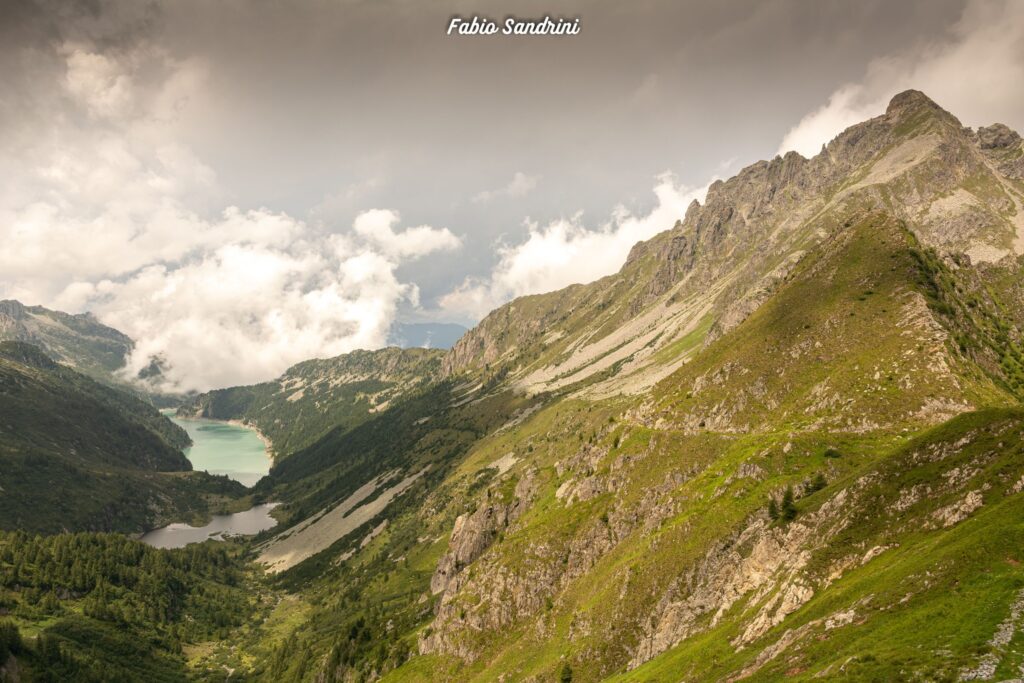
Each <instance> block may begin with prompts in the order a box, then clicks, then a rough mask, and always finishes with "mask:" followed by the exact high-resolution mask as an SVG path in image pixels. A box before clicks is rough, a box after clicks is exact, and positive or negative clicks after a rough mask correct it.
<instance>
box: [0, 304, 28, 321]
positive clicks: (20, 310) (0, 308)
mask: <svg viewBox="0 0 1024 683" xmlns="http://www.w3.org/2000/svg"><path fill="white" fill-rule="evenodd" d="M0 315H6V316H8V317H11V318H14V319H16V320H17V319H19V318H23V317H25V306H24V304H22V303H21V302H20V301H15V300H14V299H4V300H3V301H0Z"/></svg>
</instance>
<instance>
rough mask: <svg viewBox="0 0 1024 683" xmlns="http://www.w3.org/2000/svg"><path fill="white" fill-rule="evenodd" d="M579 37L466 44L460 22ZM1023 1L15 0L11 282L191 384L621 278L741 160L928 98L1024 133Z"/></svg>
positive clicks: (7, 198)
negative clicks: (542, 20)
mask: <svg viewBox="0 0 1024 683" xmlns="http://www.w3.org/2000/svg"><path fill="white" fill-rule="evenodd" d="M545 14H548V15H551V16H552V17H553V18H557V17H569V18H576V17H578V18H579V19H580V26H581V31H580V34H579V35H577V36H571V37H569V36H562V37H552V36H532V37H502V36H489V37H480V36H475V37H473V36H447V35H446V29H447V27H448V23H449V20H450V18H451V17H452V16H453V15H461V16H464V17H467V18H469V17H472V16H473V15H479V16H482V17H489V18H492V19H495V20H499V21H500V20H503V19H504V18H505V17H506V16H508V15H515V16H518V17H524V18H525V17H543V16H544V15H545ZM1021 83H1024V2H1015V1H1013V0H1010V1H1009V2H996V1H986V2H963V1H954V0H922V1H919V2H913V1H910V2H891V1H889V0H879V1H877V2H871V1H866V2H865V1H860V2H847V1H843V2H826V1H812V0H799V1H798V0H793V1H784V0H777V1H774V2H771V1H769V2H739V1H735V2H720V1H718V0H709V1H708V2H669V1H665V2H650V1H644V0H638V1H634V2H621V1H609V2H586V3H583V2H575V3H574V2H554V1H551V2H547V3H537V2H504V3H468V2H448V3H446V2H429V3H426V2H414V1H413V0H405V1H389V0H374V1H372V2H371V1H369V0H364V1H361V2H357V1H351V2H346V1H344V0H323V1H322V2H315V1H309V2H288V3H285V2H260V1H245V2H242V1H241V0H237V1H232V0H217V1H216V2H214V1H212V0H211V1H209V2H195V1H189V0H168V1H167V2H160V1H154V2H140V1H138V0H124V1H121V2H106V1H104V0H92V1H91V2H81V3H77V2H76V3H71V2H65V3H56V2H54V3H49V2H29V1H27V0H3V2H2V3H0V178H2V179H3V183H0V241H2V243H3V245H4V246H3V249H2V250H0V297H3V296H6V297H13V298H18V299H20V300H22V301H24V302H26V303H30V304H36V303H38V304H43V305H46V306H50V307H55V308H59V309H63V310H68V311H72V312H78V311H84V310H92V311H94V312H95V313H96V314H97V315H98V316H99V317H100V318H101V319H102V320H104V321H106V322H108V323H110V324H112V325H114V326H115V327H118V328H119V329H122V330H123V331H125V332H126V333H128V334H129V335H131V336H132V337H133V338H135V339H136V340H137V341H138V344H139V348H138V350H137V353H136V354H135V357H133V359H132V364H133V366H134V367H141V366H143V365H145V363H146V362H148V358H149V357H150V356H152V355H154V354H157V355H162V356H164V357H165V358H166V359H167V360H168V361H169V363H170V364H171V365H172V366H173V368H174V371H173V379H174V380H175V381H176V382H177V383H178V384H177V386H178V387H179V388H207V387H210V386H219V385H225V384H233V383H239V382H251V381H257V380H260V379H265V378H268V377H271V376H273V375H275V374H277V373H279V372H280V371H281V370H283V369H284V368H285V367H287V365H289V364H291V363H294V362H296V361H298V360H301V359H303V358H307V357H313V356H325V355H334V354H337V353H342V352H344V351H348V350H351V349H353V348H357V347H364V348H366V347H376V346H380V345H382V344H383V343H384V342H385V340H386V337H387V330H388V328H389V326H390V325H391V324H392V322H393V321H395V320H403V321H422V320H438V321H455V322H463V323H466V324H471V323H472V322H474V321H475V320H477V319H479V317H480V316H481V315H483V314H484V313H486V311H487V310H489V309H491V308H492V307H493V306H495V305H497V304H500V303H502V302H504V301H507V300H508V299H510V298H512V297H515V296H518V295H522V294H528V293H533V292H539V291H548V290H552V289H556V288H558V287H562V286H565V285H567V284H570V283H572V282H583V281H589V280H593V279H595V278H597V277H600V276H602V275H605V274H608V273H610V272H614V271H615V270H617V269H618V267H619V266H620V265H621V263H622V261H623V260H624V259H625V256H626V253H627V252H628V250H629V247H630V246H631V245H632V244H633V243H634V242H635V241H637V240H639V239H645V238H648V237H650V236H652V235H653V234H656V233H657V232H660V231H661V230H664V229H667V228H669V227H671V225H672V223H673V222H674V221H675V220H676V219H677V218H679V217H681V215H682V213H683V212H684V210H685V207H686V205H687V204H688V203H689V202H690V201H691V200H692V199H693V198H698V199H699V198H701V197H702V196H703V188H704V187H706V185H707V184H708V183H709V182H710V181H711V180H713V179H714V178H717V177H728V176H730V175H732V174H734V173H735V172H736V171H738V170H739V169H740V168H742V167H743V166H745V165H748V164H750V163H753V162H754V161H756V160H758V159H762V158H770V157H772V156H774V155H775V154H776V153H778V152H779V151H784V150H785V149H796V150H798V151H800V152H802V153H804V154H807V155H810V154H813V153H814V152H815V151H817V150H818V149H819V148H820V146H821V144H822V143H823V142H826V141H827V140H829V139H830V138H831V137H833V136H834V135H835V134H836V133H838V132H839V131H840V130H842V128H844V127H846V126H848V125H850V124H852V123H855V122H857V121H859V120H862V119H864V118H867V117H869V116H873V115H877V114H879V113H881V112H882V111H884V108H885V104H886V102H887V101H888V99H889V97H891V95H892V94H894V93H895V92H898V91H900V90H903V89H906V88H909V87H915V88H918V89H921V90H924V91H925V92H926V93H928V94H929V95H930V96H931V97H932V98H933V99H935V100H936V101H938V102H939V104H941V105H942V106H944V107H945V108H947V109H949V110H950V111H952V112H953V113H954V114H956V115H957V116H958V117H960V119H961V120H962V121H963V122H964V123H965V124H967V125H972V126H978V125H987V124H990V123H993V122H995V121H1000V122H1004V123H1006V124H1008V125H1010V126H1011V127H1013V128H1016V129H1018V130H1020V129H1024V90H1022V88H1021V87H1020V84H1021Z"/></svg>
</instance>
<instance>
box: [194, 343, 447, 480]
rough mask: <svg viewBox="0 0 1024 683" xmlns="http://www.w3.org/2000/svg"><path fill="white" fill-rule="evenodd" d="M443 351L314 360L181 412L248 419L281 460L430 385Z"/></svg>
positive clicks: (213, 394)
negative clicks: (325, 435)
mask: <svg viewBox="0 0 1024 683" xmlns="http://www.w3.org/2000/svg"><path fill="white" fill-rule="evenodd" d="M443 355H444V353H443V352H442V351H440V350H435V349H399V348H395V347H389V348H385V349H380V350H377V351H353V352H351V353H346V354H344V355H341V356H337V357H335V358H324V359H315V360H308V361H304V362H302V363H298V364H297V365H294V366H292V367H290V368H288V370H287V371H285V373H284V374H283V375H282V376H281V377H279V378H277V379H276V380H274V381H272V382H264V383H262V384H256V385H253V386H243V387H230V388H227V389H216V390H214V391H210V392H207V393H204V394H200V395H199V396H196V397H194V398H192V399H191V400H189V401H188V402H186V403H185V404H184V405H182V406H181V407H180V408H178V415H181V416H185V417H206V418H213V419H218V420H241V421H243V422H245V423H246V424H249V425H252V426H253V427H255V428H256V429H258V430H259V431H260V432H261V433H262V434H263V435H264V436H266V437H267V438H268V439H269V440H270V442H271V444H272V447H273V450H274V453H275V457H276V458H277V459H279V460H280V459H283V458H286V457H288V456H289V455H291V454H292V453H294V452H296V451H298V450H301V449H302V448H305V447H307V446H310V445H312V444H313V443H315V442H316V441H317V440H319V439H320V437H322V436H323V435H324V434H326V433H327V432H328V431H330V430H332V429H340V430H342V431H345V430H348V429H351V428H352V427H355V426H356V425H358V424H360V423H362V422H365V421H366V420H368V419H369V418H371V417H372V416H373V415H374V414H375V413H379V412H382V411H384V410H387V408H388V406H389V405H390V404H391V402H392V401H394V400H396V399H397V398H399V397H401V396H402V395H403V394H404V393H406V392H409V391H412V390H414V389H416V388H417V387H420V386H422V385H424V384H426V383H429V382H430V381H431V380H433V379H434V378H435V377H436V375H437V374H438V370H439V368H440V364H441V358H442V356H443Z"/></svg>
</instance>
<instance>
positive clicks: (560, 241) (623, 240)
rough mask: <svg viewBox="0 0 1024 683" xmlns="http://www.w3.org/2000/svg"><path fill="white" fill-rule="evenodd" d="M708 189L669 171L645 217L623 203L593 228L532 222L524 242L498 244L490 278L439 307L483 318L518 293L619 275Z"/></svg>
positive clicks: (575, 220)
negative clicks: (682, 182)
mask: <svg viewBox="0 0 1024 683" xmlns="http://www.w3.org/2000/svg"><path fill="white" fill-rule="evenodd" d="M706 193H707V186H704V187H700V188H692V187H684V186H679V185H677V184H676V181H675V179H674V178H673V177H672V175H670V174H667V173H666V174H663V175H662V176H660V177H659V179H658V184H657V185H656V186H655V188H654V194H655V196H656V197H657V200H658V203H657V205H656V206H655V207H654V208H653V209H652V210H651V212H650V213H648V214H646V215H642V216H637V215H634V214H633V213H631V212H630V211H628V210H627V209H626V208H625V207H622V206H620V207H618V208H617V209H616V210H615V211H614V213H613V215H612V217H611V219H610V220H609V221H607V222H606V223H604V224H603V225H601V226H598V227H594V228H588V227H587V226H586V225H584V223H583V221H582V216H580V215H579V214H577V215H575V216H573V217H572V218H569V219H563V220H557V221H554V222H551V223H549V224H547V225H544V226H541V225H538V224H537V223H531V222H527V224H526V226H527V236H526V239H525V240H524V241H522V242H520V243H518V244H514V245H501V246H499V247H498V255H499V260H498V263H497V265H496V266H495V267H494V269H493V270H492V272H491V274H490V276H489V277H488V278H486V279H477V278H468V279H466V280H465V281H464V282H463V283H462V284H461V285H460V286H459V287H457V288H456V289H455V290H453V291H451V292H449V293H448V294H446V295H445V296H443V297H442V298H441V300H440V307H441V309H442V310H443V311H445V312H446V313H449V314H452V315H458V316H462V317H469V318H479V317H482V316H483V315H485V314H486V313H487V312H488V311H490V310H492V309H493V308H495V307H496V306H499V305H501V304H503V303H505V302H507V301H509V300H511V299H514V298H516V297H519V296H524V295H527V294H537V293H541V292H550V291H553V290H556V289H560V288H562V287H566V286H568V285H571V284H574V283H586V282H592V281H594V280H596V279H598V278H601V277H603V276H605V275H610V274H612V273H615V272H616V271H618V270H619V268H621V267H622V264H623V262H624V261H625V260H626V256H627V255H628V254H629V250H630V248H631V247H632V246H633V245H634V244H636V243H637V242H639V241H641V240H646V239H650V238H651V237H653V236H654V235H656V234H658V233H659V232H662V231H664V230H668V229H669V228H671V227H672V226H673V225H674V224H675V222H676V221H677V220H679V219H681V218H682V217H683V216H684V215H685V213H686V208H687V207H688V206H689V204H690V202H692V201H693V200H694V199H697V200H698V201H700V200H702V199H703V198H704V195H705V194H706Z"/></svg>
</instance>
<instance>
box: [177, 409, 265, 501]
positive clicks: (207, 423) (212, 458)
mask: <svg viewBox="0 0 1024 683" xmlns="http://www.w3.org/2000/svg"><path fill="white" fill-rule="evenodd" d="M162 412H163V413H164V415H166V416H167V417H169V418H170V419H171V422H173V423H174V424H176V425H178V426H179V427H181V428H182V429H184V430H185V431H186V432H188V435H189V438H191V439H192V446H190V447H189V448H186V449H185V457H187V458H188V459H189V461H190V462H191V463H192V469H194V470H198V471H203V470H206V471H207V472H209V473H210V474H226V475H227V476H229V477H231V478H232V479H234V480H235V481H239V482H241V483H243V484H245V485H246V486H252V485H254V484H255V483H256V482H257V481H259V480H260V479H261V478H262V477H263V476H264V475H266V474H267V472H269V471H270V456H269V454H268V453H267V446H266V444H264V443H263V440H262V439H260V436H259V434H257V433H256V430H254V429H251V428H249V427H245V426H243V425H239V424H234V423H231V422H223V421H221V420H204V419H199V418H180V417H177V416H175V415H174V412H173V411H171V410H165V411H162Z"/></svg>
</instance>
